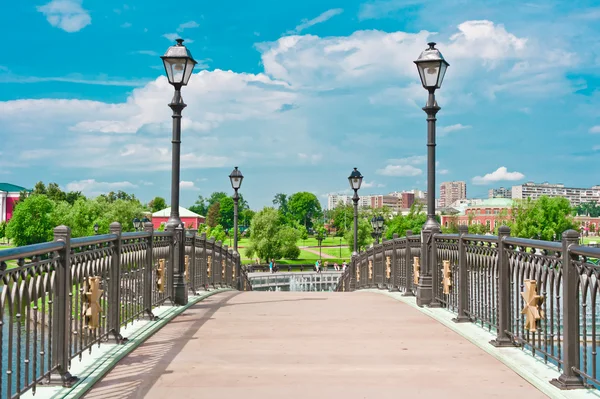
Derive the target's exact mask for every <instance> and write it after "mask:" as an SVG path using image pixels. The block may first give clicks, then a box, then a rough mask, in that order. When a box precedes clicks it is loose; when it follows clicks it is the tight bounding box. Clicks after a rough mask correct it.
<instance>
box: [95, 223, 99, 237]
mask: <svg viewBox="0 0 600 399" xmlns="http://www.w3.org/2000/svg"><path fill="white" fill-rule="evenodd" d="M98 230H100V226H98V223H96V224H94V234H96V235H98Z"/></svg>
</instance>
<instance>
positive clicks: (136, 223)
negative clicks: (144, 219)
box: [133, 218, 141, 231]
mask: <svg viewBox="0 0 600 399" xmlns="http://www.w3.org/2000/svg"><path fill="white" fill-rule="evenodd" d="M140 223H141V222H140V219H138V218H133V228H134V229H135V231H138V230H139V229H140Z"/></svg>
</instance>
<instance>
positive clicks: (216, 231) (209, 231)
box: [198, 224, 227, 242]
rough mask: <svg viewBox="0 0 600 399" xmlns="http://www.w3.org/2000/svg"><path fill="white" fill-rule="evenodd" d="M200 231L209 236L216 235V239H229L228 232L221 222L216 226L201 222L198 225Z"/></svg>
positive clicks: (223, 240)
mask: <svg viewBox="0 0 600 399" xmlns="http://www.w3.org/2000/svg"><path fill="white" fill-rule="evenodd" d="M198 233H206V237H207V238H211V237H214V239H215V241H222V242H225V240H226V239H227V233H226V232H225V229H224V228H223V226H221V225H220V224H218V225H216V226H215V227H210V226H207V225H206V224H201V225H200V226H199V227H198Z"/></svg>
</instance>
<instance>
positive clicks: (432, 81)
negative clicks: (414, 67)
mask: <svg viewBox="0 0 600 399" xmlns="http://www.w3.org/2000/svg"><path fill="white" fill-rule="evenodd" d="M440 64H441V61H428V62H420V63H419V75H421V82H422V83H423V86H424V87H426V88H430V87H437V83H438V76H439V73H440Z"/></svg>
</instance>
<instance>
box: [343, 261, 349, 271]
mask: <svg viewBox="0 0 600 399" xmlns="http://www.w3.org/2000/svg"><path fill="white" fill-rule="evenodd" d="M347 266H348V265H346V261H344V263H342V271H343V272H345V271H346V267H347Z"/></svg>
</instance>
